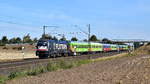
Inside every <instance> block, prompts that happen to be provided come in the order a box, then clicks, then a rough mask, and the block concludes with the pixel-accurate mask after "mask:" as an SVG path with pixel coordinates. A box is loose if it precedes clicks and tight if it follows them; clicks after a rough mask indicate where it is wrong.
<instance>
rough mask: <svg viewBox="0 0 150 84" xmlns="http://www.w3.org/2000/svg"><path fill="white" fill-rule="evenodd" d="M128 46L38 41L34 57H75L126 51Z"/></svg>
mask: <svg viewBox="0 0 150 84" xmlns="http://www.w3.org/2000/svg"><path fill="white" fill-rule="evenodd" d="M128 50H129V45H126V44H123V45H118V44H104V43H98V42H80V41H60V40H39V41H38V42H37V44H36V56H38V57H39V58H40V59H42V58H51V57H58V56H77V55H82V54H93V53H105V52H120V51H128Z"/></svg>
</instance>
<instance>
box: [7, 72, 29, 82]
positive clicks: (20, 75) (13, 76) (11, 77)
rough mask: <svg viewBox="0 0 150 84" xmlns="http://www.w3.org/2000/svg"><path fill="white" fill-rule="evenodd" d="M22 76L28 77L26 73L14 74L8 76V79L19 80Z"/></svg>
mask: <svg viewBox="0 0 150 84" xmlns="http://www.w3.org/2000/svg"><path fill="white" fill-rule="evenodd" d="M22 76H26V72H12V73H10V75H9V76H8V79H9V80H11V79H14V78H17V77H22Z"/></svg>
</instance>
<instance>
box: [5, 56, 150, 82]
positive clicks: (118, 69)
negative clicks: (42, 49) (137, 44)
mask: <svg viewBox="0 0 150 84" xmlns="http://www.w3.org/2000/svg"><path fill="white" fill-rule="evenodd" d="M7 84H150V56H133V57H124V58H119V59H114V60H108V61H102V62H96V63H91V64H86V65H82V66H80V67H76V68H72V69H68V70H60V71H56V72H48V73H45V74H41V75H38V76H31V77H24V78H21V79H16V80H12V81H8V82H7Z"/></svg>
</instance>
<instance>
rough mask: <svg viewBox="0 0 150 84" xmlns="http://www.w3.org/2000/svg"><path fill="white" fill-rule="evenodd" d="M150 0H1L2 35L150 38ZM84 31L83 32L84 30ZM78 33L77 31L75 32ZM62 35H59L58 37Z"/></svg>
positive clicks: (0, 33)
mask: <svg viewBox="0 0 150 84" xmlns="http://www.w3.org/2000/svg"><path fill="white" fill-rule="evenodd" d="M149 4H150V0H0V37H2V36H4V35H6V36H8V38H12V37H23V36H24V35H27V34H28V33H29V34H30V35H31V36H32V37H38V38H40V36H41V34H42V33H43V30H42V27H43V25H47V26H57V27H47V28H46V33H49V34H51V35H56V36H57V34H55V33H59V34H65V36H66V37H67V38H68V39H70V38H71V37H74V36H75V37H77V38H78V39H85V38H87V35H86V34H85V33H83V32H82V31H84V32H87V31H88V26H87V25H88V24H90V25H91V34H94V35H96V36H97V37H98V38H99V39H102V38H109V39H145V40H150V37H149V33H150V24H149V22H150V5H149ZM81 30H82V31H81ZM73 33H74V34H73ZM58 37H59V36H58Z"/></svg>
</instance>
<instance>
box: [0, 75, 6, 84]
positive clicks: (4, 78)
mask: <svg viewBox="0 0 150 84" xmlns="http://www.w3.org/2000/svg"><path fill="white" fill-rule="evenodd" d="M6 80H7V78H6V77H2V76H0V84H4V83H5V81H6Z"/></svg>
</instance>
